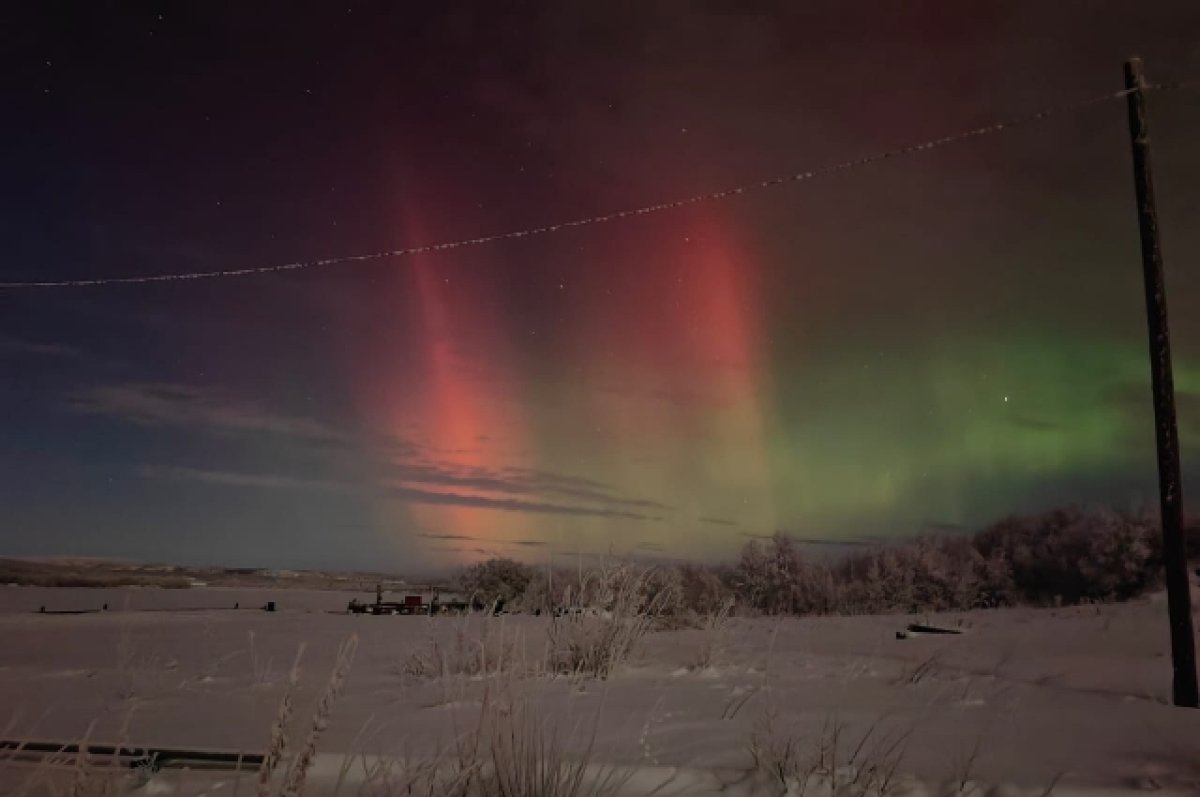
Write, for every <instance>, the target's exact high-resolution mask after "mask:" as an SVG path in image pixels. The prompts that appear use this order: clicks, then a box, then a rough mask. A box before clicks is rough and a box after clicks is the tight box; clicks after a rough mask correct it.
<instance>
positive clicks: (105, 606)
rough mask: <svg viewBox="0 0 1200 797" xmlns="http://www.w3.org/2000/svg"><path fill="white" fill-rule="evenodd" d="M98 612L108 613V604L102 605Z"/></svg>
mask: <svg viewBox="0 0 1200 797" xmlns="http://www.w3.org/2000/svg"><path fill="white" fill-rule="evenodd" d="M100 610H101V611H104V612H106V611H108V604H107V603H106V604H104V605H103V606H101V607H100Z"/></svg>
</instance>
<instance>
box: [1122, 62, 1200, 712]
mask: <svg viewBox="0 0 1200 797" xmlns="http://www.w3.org/2000/svg"><path fill="white" fill-rule="evenodd" d="M1145 87H1146V79H1145V76H1144V75H1143V74H1142V60H1141V59H1140V58H1131V59H1129V60H1128V61H1126V62H1125V88H1126V89H1128V90H1129V94H1128V98H1129V137H1130V140H1131V142H1132V144H1133V181H1134V186H1135V189H1136V191H1137V214H1138V228H1139V230H1140V231H1141V238H1142V275H1143V278H1144V280H1145V286H1146V324H1147V328H1148V331H1149V334H1150V381H1151V387H1152V389H1153V394H1154V430H1155V441H1156V444H1157V448H1158V492H1159V501H1160V505H1161V509H1162V536H1163V564H1164V566H1165V569H1166V579H1167V612H1168V615H1169V617H1170V622H1171V663H1172V666H1173V668H1174V682H1173V691H1174V698H1175V705H1177V706H1186V707H1188V708H1197V707H1198V705H1200V694H1198V693H1197V692H1198V690H1197V685H1196V643H1195V636H1194V633H1195V632H1194V630H1193V628H1192V601H1191V595H1190V594H1189V593H1190V585H1189V583H1188V572H1187V551H1186V548H1185V545H1184V539H1183V498H1182V495H1181V484H1180V476H1179V433H1178V430H1177V428H1176V424H1175V385H1174V380H1173V378H1172V375H1171V336H1170V331H1169V329H1168V327H1167V292H1166V291H1167V289H1166V284H1165V283H1164V281H1163V263H1162V250H1161V249H1160V248H1159V240H1158V208H1157V207H1156V206H1155V202H1154V174H1153V172H1152V170H1151V167H1150V136H1149V133H1148V131H1147V126H1146V95H1145Z"/></svg>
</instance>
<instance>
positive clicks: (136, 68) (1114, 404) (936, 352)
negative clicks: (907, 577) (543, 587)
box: [0, 0, 1200, 572]
mask: <svg viewBox="0 0 1200 797" xmlns="http://www.w3.org/2000/svg"><path fill="white" fill-rule="evenodd" d="M299 5H303V6H304V7H303V8H299V7H298V6H299ZM1129 9H1130V6H1129V4H1128V3H1117V2H1101V1H1100V0H1096V1H1095V2H1080V1H1079V0H1062V1H1061V2H1054V3H1044V2H1025V1H1022V2H1003V3H999V2H972V3H960V2H949V0H947V1H946V2H844V3H815V2H778V3H732V2H724V1H721V2H718V1H716V0H710V1H708V2H693V3H638V4H613V3H575V2H548V3H515V4H509V3H490V2H489V3H445V4H443V3H420V4H418V3H409V2H399V3H393V2H374V3H373V2H357V1H356V0H346V2H344V3H340V4H335V3H311V4H293V3H282V2H278V3H266V2H264V3H253V4H241V3H222V2H204V3H199V2H195V3H166V2H159V3H151V2H134V3H123V4H118V3H89V4H69V3H44V4H34V3H29V4H23V5H22V4H8V5H7V6H5V7H4V9H3V10H0V62H2V65H3V69H0V99H3V103H4V107H5V111H4V116H5V118H6V120H7V121H6V123H5V125H4V126H3V129H2V130H0V140H2V144H3V145H2V146H0V173H2V174H3V179H2V180H0V241H2V247H3V248H2V249H0V280H6V281H12V280H55V279H72V278H89V277H96V276H137V275H144V274H159V273H172V272H191V271H209V270H217V269H230V268H246V267H255V266H263V265H272V264H276V263H286V262H291V261H296V260H310V259H316V258H326V257H338V256H341V255H350V254H357V253H365V252H375V251H380V250H389V249H394V248H400V247H408V246H418V245H422V244H428V243H436V242H440V241H452V240H457V239H463V238H473V237H476V236H480V235H489V234H494V233H501V232H505V231H509V230H520V229H523V228H527V227H535V226H540V225H543V224H547V223H553V222H558V221H564V220H569V219H574V218H580V217H587V216H591V215H595V214H603V213H608V212H611V211H614V210H620V209H622V208H626V207H637V206H641V205H646V204H651V203H656V202H662V201H667V200H672V199H675V198H678V197H684V196H689V195H692V194H696V193H702V192H707V191H712V190H717V189H721V188H725V187H727V186H731V185H737V184H741V183H746V182H753V181H756V180H760V179H763V178H768V177H772V176H775V175H780V174H788V173H793V172H797V171H803V170H806V169H809V168H814V167H821V166H824V165H829V164H835V163H839V162H841V161H845V160H850V159H854V158H857V157H860V156H862V155H866V154H869V153H872V152H876V151H879V150H884V149H889V148H892V147H895V146H898V145H905V144H910V143H916V142H920V141H923V140H926V139H930V138H936V137H939V136H941V135H944V134H946V133H950V132H955V131H958V130H962V129H967V128H971V127H975V126H977V125H982V124H986V123H989V122H993V121H997V120H1000V119H1004V118H1006V117H1009V116H1016V115H1022V114H1025V113H1027V112H1030V111H1033V110H1037V109H1039V108H1041V107H1043V106H1049V105H1056V104H1059V103H1064V102H1066V103H1069V102H1073V101H1075V100H1081V99H1085V98H1087V97H1090V96H1093V95H1097V94H1101V93H1104V92H1108V91H1115V90H1117V89H1120V88H1121V64H1122V62H1123V60H1124V59H1125V58H1126V57H1128V56H1130V55H1141V56H1142V57H1143V58H1144V59H1145V61H1146V67H1147V73H1148V76H1149V77H1150V79H1152V80H1156V79H1157V80H1175V79H1182V78H1186V77H1191V76H1194V75H1197V74H1200V6H1197V5H1196V4H1195V3H1194V2H1192V1H1191V0H1178V2H1147V3H1143V4H1138V5H1137V9H1136V12H1135V13H1132V14H1131V13H1130V10H1129ZM1150 110H1151V115H1152V118H1151V122H1152V125H1153V127H1152V133H1153V143H1154V157H1155V163H1156V167H1157V169H1158V175H1157V177H1158V192H1159V202H1160V209H1161V213H1162V219H1161V221H1162V232H1163V245H1164V251H1165V257H1166V266H1167V278H1168V286H1169V289H1170V309H1171V313H1172V327H1173V333H1174V335H1175V339H1174V345H1175V366H1176V384H1177V387H1178V400H1179V414H1180V429H1181V436H1182V441H1183V455H1184V467H1185V483H1184V495H1185V500H1186V499H1188V498H1189V497H1190V496H1192V495H1200V488H1197V490H1193V489H1192V488H1190V487H1189V486H1188V485H1189V484H1196V483H1197V478H1198V477H1200V455H1198V454H1197V453H1196V451H1197V444H1200V274H1198V273H1197V271H1196V269H1195V268H1194V267H1193V266H1194V264H1195V259H1196V257H1197V254H1200V226H1198V225H1196V223H1195V219H1196V213H1197V211H1198V210H1200V150H1197V148H1196V145H1195V141H1196V136H1197V134H1198V133H1200V96H1198V94H1197V92H1195V91H1175V92H1162V93H1156V94H1154V95H1152V96H1151V97H1150ZM1125 124H1126V123H1125V108H1124V103H1123V101H1120V100H1114V101H1110V102H1107V103H1101V104H1098V105H1094V106H1091V107H1087V108H1081V109H1078V110H1074V111H1071V112H1069V113H1064V114H1061V115H1058V116H1055V117H1053V118H1051V119H1048V120H1045V121H1042V122H1038V123H1036V124H1031V125H1027V126H1022V127H1018V128H1014V129H1012V130H1007V131H1005V132H1003V133H1000V134H997V135H993V136H988V137H985V138H979V139H975V140H972V141H968V142H963V143H961V144H956V145H953V146H949V147H945V148H941V149H937V150H935V151H931V152H924V153H920V154H916V155H912V156H907V157H904V158H896V159H889V160H887V161H885V162H882V163H877V164H873V165H870V166H867V167H863V168H860V169H854V170H847V171H844V172H840V173H838V174H836V175H831V176H827V177H821V178H818V179H814V180H812V181H809V182H804V183H799V184H794V185H789V186H782V187H775V188H770V189H766V190H763V191H758V192H752V193H749V194H746V195H743V196H740V197H736V198H733V199H729V200H724V201H719V202H708V203H697V204H695V205H690V206H688V207H686V208H681V209H677V210H671V211H666V212H662V213H657V214H649V215H645V216H639V217H636V218H632V219H627V220H622V221H616V222H611V223H607V224H602V225H595V226H585V227H578V228H572V229H568V230H564V231H561V232H556V233H552V234H547V235H540V236H536V237H529V238H521V239H516V240H510V241H503V242H498V243H494V244H489V245H485V246H478V247H469V248H462V249H455V250H452V251H446V252H440V253H432V254H427V255H420V256H414V257H407V258H396V259H384V260H377V261H372V262H365V263H351V264H346V265H342V266H334V267H328V268H319V269H312V270H305V271H295V272H287V273H280V274H270V275H262V276H251V277H241V278H228V279H214V280H200V281H193V282H177V283H176V282H172V283H159V284H148V285H116V286H109V287H96V288H73V289H61V290H58V289H29V290H19V291H13V290H8V291H0V373H2V374H3V379H0V413H2V414H3V418H4V421H3V424H2V425H0V555H28V556H32V555H68V554H70V555H89V556H113V557H123V558H133V559H141V560H152V561H174V562H181V563H213V564H229V565H259V566H278V567H318V568H319V567H325V568H367V569H387V570H393V571H401V572H416V571H419V570H430V569H437V568H445V567H451V566H454V565H457V564H461V563H465V562H470V561H474V560H477V559H479V558H481V557H484V556H491V555H507V556H515V557H518V558H523V559H527V560H530V561H539V562H545V561H553V560H554V557H556V556H562V557H570V558H571V561H573V560H574V557H575V556H576V555H577V554H578V553H581V552H582V553H593V554H594V553H596V552H600V551H607V550H609V549H610V548H611V549H612V550H614V551H617V552H622V553H630V554H635V555H641V556H645V557H647V558H661V559H667V560H670V559H694V560H713V559H719V558H726V557H729V556H732V555H734V554H735V553H736V551H737V550H738V548H739V547H740V546H741V545H742V544H743V543H744V542H745V541H746V540H747V539H748V538H751V537H753V536H754V535H761V534H769V533H771V532H772V531H774V530H776V529H784V530H788V531H789V532H792V533H794V534H796V535H798V536H800V537H802V538H805V539H809V540H811V541H813V543H814V544H818V543H827V542H833V543H845V544H853V543H860V542H869V541H877V540H881V539H895V538H901V537H905V536H910V535H913V534H917V533H920V532H923V531H929V530H948V531H954V530H966V529H973V528H976V527H978V526H979V525H982V524H985V523H987V522H988V521H990V520H993V519H995V518H997V517H999V516H1002V515H1005V514H1008V513H1012V512H1023V511H1032V510H1037V509H1041V508H1047V507H1050V506H1055V505H1060V504H1066V503H1104V504H1109V505H1113V506H1116V507H1118V508H1121V509H1136V508H1139V507H1142V506H1146V505H1153V504H1154V503H1155V502H1156V500H1157V495H1156V481H1155V472H1154V451H1153V430H1152V419H1151V410H1150V403H1149V373H1148V365H1147V360H1146V353H1145V352H1146V344H1145V327H1144V323H1145V322H1144V316H1143V312H1144V304H1143V297H1142V293H1141V291H1142V288H1141V281H1140V280H1141V276H1140V260H1139V250H1138V243H1137V227H1136V220H1135V217H1134V214H1133V199H1132V181H1131V167H1130V162H1129V145H1128V138H1127V135H1128V134H1127V130H1126V127H1125ZM1188 503H1189V505H1191V502H1190V501H1189V502H1188Z"/></svg>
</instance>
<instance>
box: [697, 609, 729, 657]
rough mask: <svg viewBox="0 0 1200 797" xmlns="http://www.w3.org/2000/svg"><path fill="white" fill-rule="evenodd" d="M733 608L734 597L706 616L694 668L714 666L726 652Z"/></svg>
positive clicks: (701, 629)
mask: <svg viewBox="0 0 1200 797" xmlns="http://www.w3.org/2000/svg"><path fill="white" fill-rule="evenodd" d="M732 610H733V598H729V599H727V600H726V601H725V604H724V605H723V606H721V607H719V608H718V609H717V610H716V611H714V612H711V613H710V614H709V615H708V616H707V617H705V618H704V620H703V624H702V625H701V628H700V632H701V637H700V647H699V648H697V650H696V655H695V658H694V659H693V660H692V665H691V668H692V669H693V670H703V669H707V668H709V667H713V666H715V665H716V664H717V662H718V660H719V659H720V658H721V656H722V655H723V654H724V652H725V645H726V641H727V640H726V637H727V632H728V626H729V614H730V612H731V611H732Z"/></svg>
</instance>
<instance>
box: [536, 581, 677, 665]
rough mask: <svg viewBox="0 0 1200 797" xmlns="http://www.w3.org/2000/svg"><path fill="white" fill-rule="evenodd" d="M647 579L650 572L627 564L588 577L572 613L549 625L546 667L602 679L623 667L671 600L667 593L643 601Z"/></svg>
mask: <svg viewBox="0 0 1200 797" xmlns="http://www.w3.org/2000/svg"><path fill="white" fill-rule="evenodd" d="M651 575H652V571H651V570H642V569H639V568H635V567H633V566H631V565H628V564H619V565H616V566H612V567H609V566H604V567H601V568H600V569H599V570H597V571H594V572H593V573H589V574H588V576H587V577H585V579H584V584H583V585H582V586H581V588H580V592H579V606H577V607H574V608H575V609H576V611H573V612H571V613H569V614H567V615H566V616H565V617H554V618H553V619H552V620H551V622H550V627H549V631H548V634H549V642H550V645H549V647H550V659H551V661H550V666H551V668H552V669H553V670H554V671H555V672H557V673H561V674H567V675H572V676H588V677H592V678H607V677H608V676H609V675H610V674H612V672H613V670H615V669H616V668H617V667H618V666H619V665H621V664H622V663H624V661H625V660H626V659H627V658H628V656H629V654H630V652H631V651H632V650H633V647H634V645H635V644H636V643H637V642H638V640H640V639H641V638H642V637H644V636H645V635H646V634H647V633H649V632H650V631H651V630H652V629H653V628H654V627H655V624H656V623H657V621H658V619H659V617H660V616H661V615H662V613H663V610H664V608H665V607H666V606H667V605H669V603H670V602H671V601H672V600H673V599H674V595H673V594H672V593H671V591H670V590H663V591H660V592H658V593H657V594H655V595H653V596H652V597H651V598H649V599H648V600H646V599H645V598H644V594H645V592H646V587H647V585H648V581H649V578H650V576H651ZM569 602H570V594H569V592H568V603H569Z"/></svg>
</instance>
